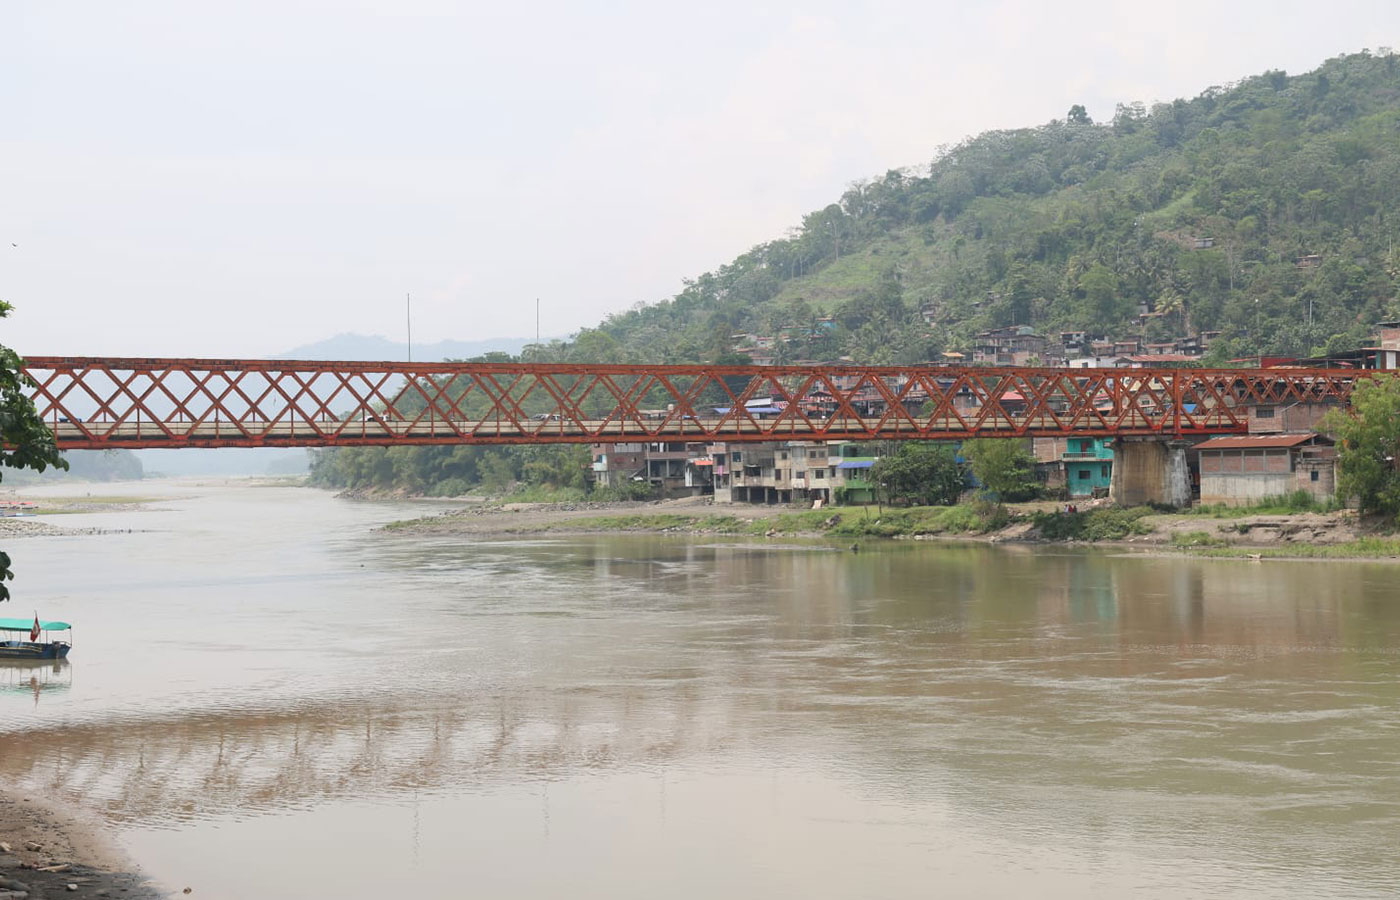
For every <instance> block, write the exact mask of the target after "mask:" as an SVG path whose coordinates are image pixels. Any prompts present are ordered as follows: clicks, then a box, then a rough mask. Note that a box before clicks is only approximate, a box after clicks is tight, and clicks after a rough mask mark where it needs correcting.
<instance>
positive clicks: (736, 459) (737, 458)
mask: <svg viewBox="0 0 1400 900" xmlns="http://www.w3.org/2000/svg"><path fill="white" fill-rule="evenodd" d="M729 458H730V459H731V460H733V461H734V462H742V461H743V459H744V455H743V454H742V453H740V452H739V451H738V450H735V451H734V452H733V453H731V454H730V455H729Z"/></svg>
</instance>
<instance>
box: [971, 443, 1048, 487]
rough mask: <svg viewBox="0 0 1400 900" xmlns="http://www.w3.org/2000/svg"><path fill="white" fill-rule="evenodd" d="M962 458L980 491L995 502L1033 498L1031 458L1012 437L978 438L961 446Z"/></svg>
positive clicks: (1033, 462)
mask: <svg viewBox="0 0 1400 900" xmlns="http://www.w3.org/2000/svg"><path fill="white" fill-rule="evenodd" d="M962 454H963V458H964V459H966V460H967V464H968V466H969V467H971V469H972V476H973V477H974V478H976V479H977V481H978V483H979V484H981V486H982V490H983V491H985V492H986V493H987V494H989V495H991V496H992V497H995V498H996V499H997V500H999V501H1003V502H1005V501H1008V500H1010V501H1015V500H1025V499H1029V498H1031V497H1033V496H1035V494H1036V492H1037V487H1038V486H1037V483H1036V480H1035V459H1034V458H1033V457H1032V456H1031V455H1030V453H1029V452H1028V451H1027V450H1026V448H1025V444H1024V442H1023V441H1020V440H1017V439H1015V438H978V439H977V440H972V441H966V442H964V443H963V446H962Z"/></svg>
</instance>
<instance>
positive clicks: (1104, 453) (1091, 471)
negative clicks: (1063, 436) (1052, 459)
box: [1060, 437, 1113, 497]
mask: <svg viewBox="0 0 1400 900" xmlns="http://www.w3.org/2000/svg"><path fill="white" fill-rule="evenodd" d="M1060 459H1061V462H1063V464H1064V467H1065V487H1066V488H1067V489H1068V490H1069V495H1070V496H1071V497H1091V496H1093V495H1094V492H1095V491H1098V492H1100V493H1104V492H1107V491H1108V487H1109V485H1110V484H1112V483H1113V438H1104V437H1092V438H1089V437H1082V438H1081V437H1073V438H1070V439H1069V441H1068V447H1067V449H1066V450H1065V452H1064V453H1063V454H1061V456H1060Z"/></svg>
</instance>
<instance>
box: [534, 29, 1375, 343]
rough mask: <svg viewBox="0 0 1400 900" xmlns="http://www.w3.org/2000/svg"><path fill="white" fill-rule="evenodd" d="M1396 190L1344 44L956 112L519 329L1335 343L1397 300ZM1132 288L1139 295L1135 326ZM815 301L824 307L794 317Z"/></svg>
mask: <svg viewBox="0 0 1400 900" xmlns="http://www.w3.org/2000/svg"><path fill="white" fill-rule="evenodd" d="M1398 198H1400V66H1397V57H1396V56H1395V55H1394V54H1392V53H1389V52H1386V53H1385V54H1384V55H1379V56H1377V55H1372V54H1369V53H1359V54H1354V55H1350V56H1344V57H1340V58H1337V59H1333V60H1330V61H1328V62H1327V63H1326V64H1324V65H1323V66H1322V67H1321V68H1319V69H1318V70H1316V71H1314V72H1310V73H1308V74H1306V75H1299V76H1294V77H1290V76H1288V75H1286V74H1285V73H1283V72H1266V73H1264V74H1262V75H1259V76H1256V77H1253V78H1249V79H1246V80H1244V81H1242V82H1240V83H1239V84H1236V85H1231V86H1228V87H1215V88H1210V89H1208V90H1206V91H1204V92H1203V93H1201V94H1200V95H1199V96H1197V97H1195V98H1193V99H1191V100H1177V101H1174V102H1172V103H1162V104H1159V105H1157V106H1154V107H1152V108H1150V109H1148V108H1145V107H1144V106H1143V105H1142V104H1138V103H1135V104H1124V105H1120V106H1119V108H1118V111H1117V113H1116V115H1115V116H1114V117H1113V120H1112V121H1111V122H1104V123H1095V122H1092V121H1090V120H1089V118H1088V117H1087V116H1086V115H1084V111H1083V109H1082V108H1079V107H1076V108H1074V109H1072V110H1071V111H1070V113H1069V115H1068V116H1067V117H1066V118H1064V119H1055V120H1052V121H1050V122H1048V123H1047V124H1045V125H1041V126H1039V127H1035V128H1023V129H1018V130H1014V131H994V132H988V133H986V134H982V135H979V136H977V137H975V138H971V139H969V140H966V141H964V142H963V143H961V144H959V145H957V146H956V147H953V148H952V149H950V150H948V151H947V152H944V153H942V154H941V155H939V156H938V158H936V159H935V160H934V161H933V162H932V163H931V164H930V165H929V166H928V167H926V168H924V169H923V170H921V171H917V172H911V171H905V172H895V171H891V172H889V173H886V174H885V175H884V176H882V177H879V178H875V179H872V180H870V181H866V182H862V183H859V184H855V185H852V186H851V188H850V189H849V190H847V191H846V193H845V194H844V195H843V196H842V197H841V198H840V201H839V202H836V203H833V204H831V205H830V206H828V207H826V208H825V209H822V210H818V211H815V212H812V213H810V214H809V215H807V216H806V217H804V219H803V221H802V223H801V225H800V227H798V228H796V229H795V230H794V232H793V234H792V236H791V237H788V238H783V239H779V240H774V241H771V242H769V243H766V244H761V245H759V246H757V247H754V248H753V249H752V250H750V251H749V252H747V253H745V254H743V255H742V256H740V257H738V258H737V259H735V260H733V261H732V262H730V263H728V264H726V265H723V266H721V267H720V268H718V269H717V270H715V271H713V272H707V273H705V274H703V275H701V276H700V277H698V278H696V279H694V280H693V281H691V282H688V283H687V286H686V288H685V289H684V290H683V291H681V292H680V293H679V294H677V295H676V296H675V297H674V298H672V299H670V300H664V301H662V302H660V303H656V304H654V305H650V306H645V307H643V308H640V309H633V310H630V311H628V312H624V313H619V314H617V315H614V316H611V317H609V318H608V319H607V321H605V322H603V323H602V324H601V325H600V326H599V327H598V329H596V332H595V331H588V330H586V331H585V332H583V333H582V334H581V335H580V336H579V339H578V341H576V342H575V344H574V345H572V346H571V345H565V344H559V345H555V346H553V347H550V348H541V349H542V350H544V351H545V352H546V354H548V355H564V356H570V357H572V358H582V357H584V356H587V355H589V354H598V355H602V356H604V357H605V358H608V359H617V360H636V359H646V360H657V359H658V358H659V359H664V360H666V361H680V360H713V359H715V358H717V357H718V356H719V355H720V354H723V353H725V352H727V351H728V350H730V349H731V348H730V342H731V338H730V336H731V335H733V334H735V333H740V332H760V333H771V334H775V335H776V334H778V333H779V332H780V331H781V330H782V329H788V330H789V333H790V334H792V335H793V336H794V337H795V338H796V339H795V340H793V341H792V342H789V343H787V344H784V345H782V346H781V347H780V348H779V353H778V356H779V361H788V360H796V359H816V360H824V359H829V358H832V357H835V356H840V355H850V356H851V357H852V358H853V359H854V360H855V361H857V362H868V363H914V362H920V361H924V360H927V359H933V358H936V354H937V353H938V352H941V351H942V350H944V349H950V348H951V349H960V348H962V347H965V346H966V345H967V343H968V341H969V338H970V337H971V335H972V334H974V333H976V332H977V331H979V330H983V329H986V328H989V327H995V326H1002V325H1010V324H1030V325H1033V326H1035V327H1037V328H1038V329H1040V330H1042V331H1044V332H1047V333H1054V332H1056V331H1058V330H1079V329H1086V330H1089V331H1091V332H1095V333H1100V334H1102V335H1103V336H1105V337H1126V336H1129V335H1133V336H1136V335H1138V334H1139V333H1142V334H1143V335H1144V336H1145V337H1147V338H1148V339H1149V340H1154V339H1163V338H1169V337H1173V336H1178V335H1183V334H1185V333H1188V332H1195V331H1202V330H1209V331H1220V332H1222V333H1223V336H1224V337H1225V338H1226V339H1227V340H1226V342H1225V343H1224V344H1223V345H1222V349H1221V351H1218V353H1217V355H1221V354H1223V353H1236V352H1238V353H1245V352H1263V353H1270V354H1273V353H1278V354H1296V353H1308V352H1310V351H1311V350H1313V349H1316V348H1322V347H1325V346H1328V345H1329V344H1331V345H1335V346H1352V345H1355V343H1356V342H1357V341H1359V340H1361V339H1362V338H1364V337H1365V336H1366V334H1367V332H1368V331H1369V327H1370V325H1371V324H1373V323H1374V322H1375V321H1377V320H1379V319H1383V318H1386V317H1392V316H1396V315H1400V308H1398V307H1397V306H1396V304H1395V303H1394V302H1393V301H1394V297H1395V295H1396V276H1397V274H1400V255H1397V253H1396V249H1395V244H1396V238H1397V236H1400V221H1397V212H1396V205H1397V204H1396V200H1397V199H1398ZM1198 239H1201V240H1200V243H1209V244H1211V245H1212V246H1210V247H1209V248H1207V249H1197V243H1198ZM1303 257H1317V259H1316V260H1308V262H1310V263H1311V262H1316V263H1318V264H1317V265H1316V266H1310V267H1307V268H1300V266H1299V260H1300V258H1303ZM1310 304H1311V311H1312V316H1311V324H1309V305H1310ZM923 308H927V309H928V310H929V319H930V320H931V323H929V322H926V321H925V319H924V317H922V316H921V315H920V310H921V309H923ZM1144 309H1145V310H1147V311H1149V312H1159V313H1162V314H1163V315H1161V316H1157V317H1150V318H1149V319H1147V324H1146V325H1145V326H1144V325H1143V324H1142V323H1141V322H1140V321H1139V320H1138V319H1137V314H1138V313H1139V311H1140V310H1144ZM823 314H830V315H833V316H834V317H835V320H836V325H837V327H836V328H835V329H834V330H832V331H828V330H827V329H814V328H812V327H811V326H812V322H813V320H814V319H815V318H816V317H817V316H820V315H823ZM537 352H538V351H537Z"/></svg>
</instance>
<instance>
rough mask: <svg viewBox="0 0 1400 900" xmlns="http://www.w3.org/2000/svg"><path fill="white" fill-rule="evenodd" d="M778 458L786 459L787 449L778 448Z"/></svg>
mask: <svg viewBox="0 0 1400 900" xmlns="http://www.w3.org/2000/svg"><path fill="white" fill-rule="evenodd" d="M778 459H781V460H784V461H786V460H787V451H786V450H780V451H778Z"/></svg>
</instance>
